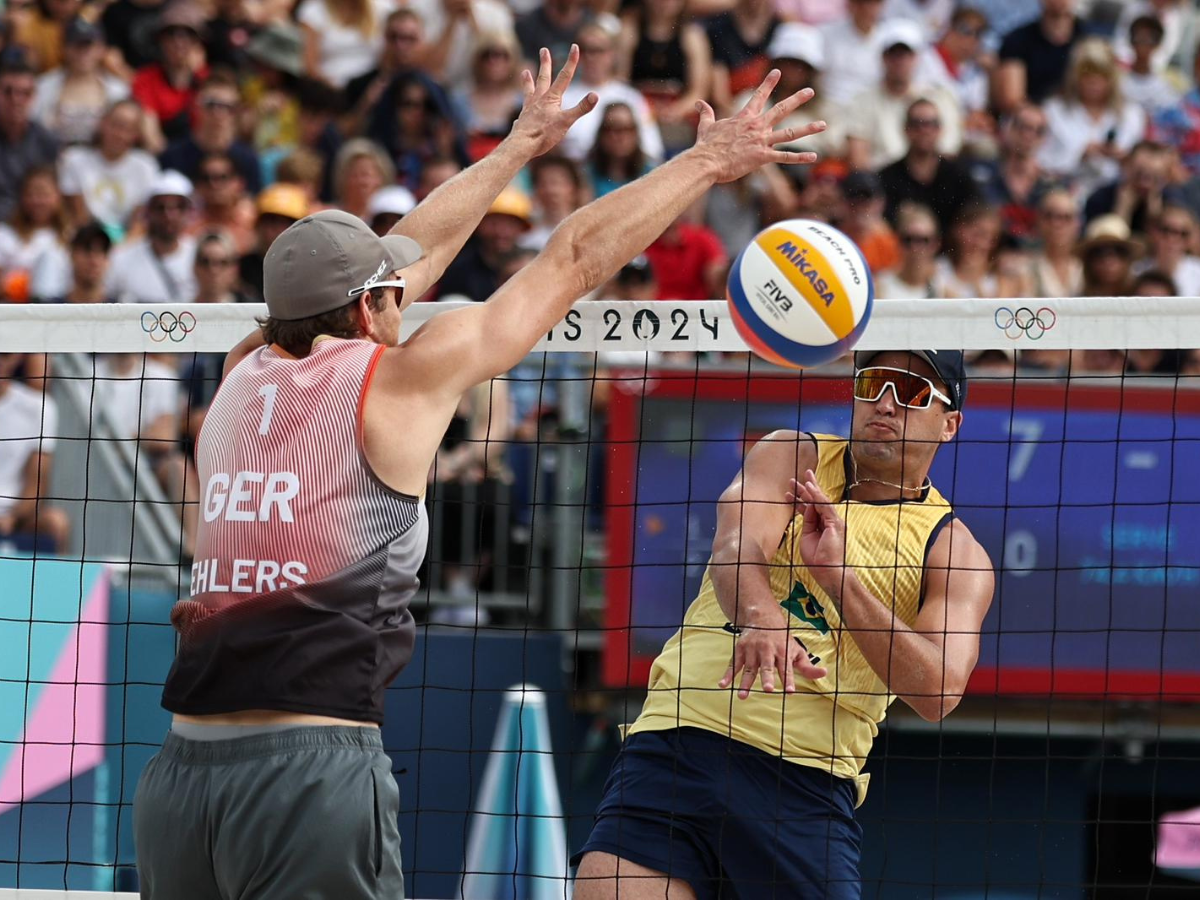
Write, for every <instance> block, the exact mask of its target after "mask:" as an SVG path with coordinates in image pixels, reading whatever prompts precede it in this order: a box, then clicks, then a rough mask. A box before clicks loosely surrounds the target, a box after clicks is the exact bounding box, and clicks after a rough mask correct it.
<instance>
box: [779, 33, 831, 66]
mask: <svg viewBox="0 0 1200 900" xmlns="http://www.w3.org/2000/svg"><path fill="white" fill-rule="evenodd" d="M767 58H768V59H795V60H799V61H800V62H803V63H808V64H809V65H810V66H812V67H813V68H814V69H818V70H819V69H823V68H825V38H824V36H822V34H821V32H819V31H817V29H815V28H813V27H812V26H811V25H805V24H803V23H802V22H785V23H784V24H783V25H780V26H779V27H778V28H776V29H775V34H774V35H773V36H772V37H771V43H770V44H768V45H767Z"/></svg>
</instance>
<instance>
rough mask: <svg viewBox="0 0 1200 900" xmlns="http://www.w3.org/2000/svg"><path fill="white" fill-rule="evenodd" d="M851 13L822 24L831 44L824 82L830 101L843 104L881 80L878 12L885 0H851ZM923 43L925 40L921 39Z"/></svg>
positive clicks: (827, 42) (826, 43) (827, 43)
mask: <svg viewBox="0 0 1200 900" xmlns="http://www.w3.org/2000/svg"><path fill="white" fill-rule="evenodd" d="M848 6H849V14H848V15H847V16H846V17H845V18H843V19H839V20H838V21H836V22H830V23H829V24H827V25H824V26H823V27H822V28H821V33H822V34H823V35H824V36H825V46H826V47H828V48H829V53H828V57H829V58H828V60H826V65H825V72H824V73H823V76H822V82H823V83H824V86H825V97H826V99H827V100H828V101H829V102H830V103H835V104H839V105H843V104H846V103H849V102H850V101H851V100H853V99H854V97H855V96H856V95H858V94H860V93H862V92H863V91H865V90H867V89H868V88H870V87H872V86H873V85H875V84H876V83H877V82H878V81H879V76H880V74H881V73H882V71H883V70H882V67H881V65H880V60H879V52H880V50H881V49H882V48H881V47H880V46H879V13H880V10H881V9H882V8H883V0H849V5H848ZM921 43H922V44H924V41H922V42H921Z"/></svg>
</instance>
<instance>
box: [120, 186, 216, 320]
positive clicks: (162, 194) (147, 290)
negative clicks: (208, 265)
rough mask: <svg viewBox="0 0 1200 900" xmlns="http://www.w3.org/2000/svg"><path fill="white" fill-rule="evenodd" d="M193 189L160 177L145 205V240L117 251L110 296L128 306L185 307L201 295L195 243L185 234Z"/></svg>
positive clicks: (132, 243)
mask: <svg viewBox="0 0 1200 900" xmlns="http://www.w3.org/2000/svg"><path fill="white" fill-rule="evenodd" d="M191 210H192V183H191V181H189V180H188V179H187V178H186V177H185V176H183V175H181V174H180V173H178V172H173V171H170V170H168V171H165V172H162V173H160V174H159V176H158V177H157V178H156V179H155V182H154V184H153V186H152V187H151V189H150V198H149V200H148V201H147V203H146V236H145V237H142V238H138V239H137V240H134V241H129V242H127V243H125V244H123V245H122V246H121V247H119V248H118V249H116V250H114V251H113V255H112V264H111V265H110V266H109V269H108V279H107V282H106V290H107V292H108V294H109V296H111V297H115V298H116V299H117V300H119V301H121V302H123V303H184V302H186V301H187V300H189V299H190V298H191V297H193V296H195V294H196V280H195V277H194V275H193V273H192V263H193V261H194V259H195V255H196V242H195V240H194V239H193V238H191V237H188V236H187V234H186V231H187V223H188V217H189V214H190V213H191Z"/></svg>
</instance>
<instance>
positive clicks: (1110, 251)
mask: <svg viewBox="0 0 1200 900" xmlns="http://www.w3.org/2000/svg"><path fill="white" fill-rule="evenodd" d="M1087 255H1088V259H1103V258H1104V257H1106V256H1119V257H1120V258H1121V259H1128V258H1129V257H1130V256H1131V255H1132V254H1130V252H1129V251H1128V250H1126V249H1125V248H1124V247H1121V246H1119V245H1117V244H1101V245H1100V246H1099V247H1093V248H1092V249H1091V250H1089V251H1088V253H1087Z"/></svg>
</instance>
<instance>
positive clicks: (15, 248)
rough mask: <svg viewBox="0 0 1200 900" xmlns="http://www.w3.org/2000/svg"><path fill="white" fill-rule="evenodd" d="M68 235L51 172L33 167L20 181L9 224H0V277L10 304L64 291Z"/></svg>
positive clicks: (68, 276) (67, 280)
mask: <svg viewBox="0 0 1200 900" xmlns="http://www.w3.org/2000/svg"><path fill="white" fill-rule="evenodd" d="M69 233H70V227H69V222H68V218H67V211H66V209H65V207H64V206H63V200H62V194H60V193H59V190H58V181H57V179H56V178H55V176H54V169H53V168H51V167H50V166H35V167H34V168H32V169H30V170H29V171H27V172H26V173H25V176H24V177H23V178H22V179H21V186H20V188H19V191H18V194H17V210H16V212H15V213H13V217H12V219H11V220H9V221H8V222H6V223H4V224H2V225H0V273H3V277H4V282H3V283H4V290H3V293H4V294H5V295H7V298H8V299H9V300H29V299H34V300H37V299H42V298H44V297H58V296H60V295H61V294H62V293H63V292H64V291H66V289H67V285H68V284H70V281H71V260H70V257H69V256H68V254H67V247H66V238H67V236H68V235H69Z"/></svg>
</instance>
